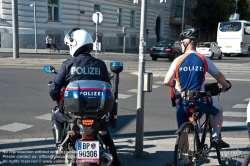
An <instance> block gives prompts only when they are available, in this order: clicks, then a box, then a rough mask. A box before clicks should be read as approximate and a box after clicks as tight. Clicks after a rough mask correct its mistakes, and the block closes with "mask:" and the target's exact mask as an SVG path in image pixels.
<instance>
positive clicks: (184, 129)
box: [174, 122, 199, 166]
mask: <svg viewBox="0 0 250 166" xmlns="http://www.w3.org/2000/svg"><path fill="white" fill-rule="evenodd" d="M198 139H199V137H198V135H197V133H196V132H195V130H194V126H193V125H192V124H191V123H189V122H187V123H184V124H183V125H182V126H181V127H180V129H179V133H178V136H177V139H176V143H175V150H174V165H175V166H181V165H198V152H197V151H198V142H199V141H198Z"/></svg>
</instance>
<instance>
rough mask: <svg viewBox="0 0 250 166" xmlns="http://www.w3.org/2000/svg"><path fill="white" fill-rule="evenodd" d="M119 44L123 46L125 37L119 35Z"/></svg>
mask: <svg viewBox="0 0 250 166" xmlns="http://www.w3.org/2000/svg"><path fill="white" fill-rule="evenodd" d="M118 46H123V37H118Z"/></svg>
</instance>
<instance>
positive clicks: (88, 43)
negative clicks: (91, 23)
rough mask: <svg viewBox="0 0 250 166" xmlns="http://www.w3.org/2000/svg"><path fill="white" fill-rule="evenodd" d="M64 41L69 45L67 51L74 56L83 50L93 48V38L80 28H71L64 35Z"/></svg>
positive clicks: (89, 50) (88, 50)
mask: <svg viewBox="0 0 250 166" xmlns="http://www.w3.org/2000/svg"><path fill="white" fill-rule="evenodd" d="M64 43H65V44H66V45H67V46H69V50H70V51H69V53H70V55H71V56H72V57H75V56H77V55H79V54H80V53H83V52H86V51H87V52H91V51H92V50H93V39H92V37H91V36H90V34H89V33H88V32H87V31H86V30H84V29H80V28H73V29H72V30H71V31H69V32H68V33H67V34H66V35H65V37H64Z"/></svg>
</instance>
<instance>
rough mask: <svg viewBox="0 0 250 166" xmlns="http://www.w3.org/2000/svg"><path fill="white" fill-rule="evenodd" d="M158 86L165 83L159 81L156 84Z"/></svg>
mask: <svg viewBox="0 0 250 166" xmlns="http://www.w3.org/2000/svg"><path fill="white" fill-rule="evenodd" d="M155 83H156V84H164V82H163V81H158V82H155Z"/></svg>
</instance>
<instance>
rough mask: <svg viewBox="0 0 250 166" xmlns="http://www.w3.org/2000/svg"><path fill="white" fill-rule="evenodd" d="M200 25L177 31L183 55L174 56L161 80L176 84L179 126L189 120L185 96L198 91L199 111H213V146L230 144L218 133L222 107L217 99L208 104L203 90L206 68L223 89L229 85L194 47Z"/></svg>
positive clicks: (168, 83)
mask: <svg viewBox="0 0 250 166" xmlns="http://www.w3.org/2000/svg"><path fill="white" fill-rule="evenodd" d="M198 36H199V29H195V28H191V29H187V30H184V31H183V32H181V34H180V41H181V47H182V51H183V53H184V54H183V55H181V56H179V57H177V58H176V59H175V60H174V61H173V62H172V64H171V66H170V68H169V70H168V72H167V74H166V77H165V79H164V84H165V85H167V86H170V87H175V96H180V98H178V99H176V118H177V123H178V128H179V127H180V126H181V125H182V124H183V123H184V122H187V121H188V117H189V116H188V115H189V113H188V109H187V108H188V107H186V106H184V105H183V103H184V100H185V99H184V98H183V97H184V96H185V97H186V96H188V95H191V96H192V95H193V94H197V92H198V93H199V94H200V97H199V98H198V99H197V102H198V107H199V108H200V109H199V110H198V111H201V112H204V113H207V114H212V115H213V116H212V118H211V125H212V138H211V146H212V147H214V148H226V147H229V144H227V143H226V142H224V141H223V140H222V139H221V137H220V130H221V126H222V122H223V114H222V111H223V110H222V107H221V105H220V103H219V102H218V101H217V100H212V106H211V107H209V106H208V105H207V102H206V101H205V99H204V97H202V94H204V92H205V90H204V81H205V74H206V72H208V73H209V74H210V75H212V76H213V77H214V78H215V79H216V80H217V81H218V82H219V83H220V84H221V85H222V91H225V90H226V89H227V88H229V85H228V83H227V81H226V79H225V77H224V75H223V74H222V73H221V72H220V71H219V70H218V69H217V67H215V65H214V64H213V62H212V61H211V60H210V59H209V58H207V57H205V56H203V55H202V54H200V53H198V52H197V51H196V44H197V41H196V40H197V38H198Z"/></svg>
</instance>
